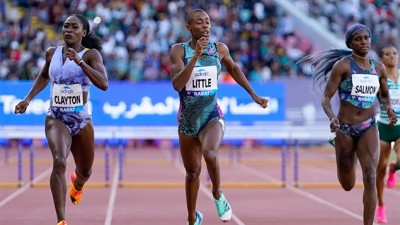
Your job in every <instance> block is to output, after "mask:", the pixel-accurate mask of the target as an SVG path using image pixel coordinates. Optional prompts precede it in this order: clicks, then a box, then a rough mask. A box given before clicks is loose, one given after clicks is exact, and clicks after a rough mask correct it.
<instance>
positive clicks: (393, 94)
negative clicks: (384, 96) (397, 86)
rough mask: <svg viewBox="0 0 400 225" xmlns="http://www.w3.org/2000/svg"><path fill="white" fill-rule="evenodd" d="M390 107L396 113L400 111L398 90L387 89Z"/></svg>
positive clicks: (399, 93) (399, 91) (399, 92)
mask: <svg viewBox="0 0 400 225" xmlns="http://www.w3.org/2000/svg"><path fill="white" fill-rule="evenodd" d="M389 96H390V105H391V106H392V108H393V109H394V110H395V111H396V112H397V111H400V90H394V89H389Z"/></svg>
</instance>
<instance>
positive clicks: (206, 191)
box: [174, 162, 245, 225]
mask: <svg viewBox="0 0 400 225" xmlns="http://www.w3.org/2000/svg"><path fill="white" fill-rule="evenodd" d="M174 165H175V167H176V168H177V169H178V170H179V171H180V172H182V174H186V171H185V168H184V167H183V165H182V164H180V163H178V162H175V163H174ZM200 191H201V192H203V193H204V194H205V195H206V196H208V198H210V199H211V200H212V201H213V202H214V196H213V195H212V194H211V191H210V190H209V189H208V188H207V186H206V185H204V184H203V183H201V182H200ZM232 220H233V221H235V223H236V224H237V225H245V223H244V222H243V221H241V220H240V219H239V217H237V216H236V215H235V214H234V213H232ZM232 220H231V221H232Z"/></svg>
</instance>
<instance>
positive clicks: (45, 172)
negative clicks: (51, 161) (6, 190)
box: [0, 167, 52, 208]
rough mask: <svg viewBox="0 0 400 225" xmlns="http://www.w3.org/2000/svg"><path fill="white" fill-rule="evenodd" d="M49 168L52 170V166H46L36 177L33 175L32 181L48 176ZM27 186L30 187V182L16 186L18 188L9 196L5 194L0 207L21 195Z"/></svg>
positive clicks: (27, 188)
mask: <svg viewBox="0 0 400 225" xmlns="http://www.w3.org/2000/svg"><path fill="white" fill-rule="evenodd" d="M51 170H52V167H50V168H48V169H47V170H45V171H44V172H43V173H41V174H39V175H38V176H37V177H35V178H34V179H33V180H32V183H36V182H39V181H41V180H42V179H44V178H45V177H46V176H49V174H50V173H51ZM29 188H31V182H29V183H26V184H24V185H23V186H22V187H20V188H18V190H16V191H15V192H13V193H12V194H10V195H9V196H7V198H5V199H3V200H2V201H1V202H0V208H1V207H3V206H4V205H5V204H7V203H8V202H10V201H12V200H14V199H15V198H17V197H18V196H19V195H21V194H22V193H24V192H25V191H27V190H29Z"/></svg>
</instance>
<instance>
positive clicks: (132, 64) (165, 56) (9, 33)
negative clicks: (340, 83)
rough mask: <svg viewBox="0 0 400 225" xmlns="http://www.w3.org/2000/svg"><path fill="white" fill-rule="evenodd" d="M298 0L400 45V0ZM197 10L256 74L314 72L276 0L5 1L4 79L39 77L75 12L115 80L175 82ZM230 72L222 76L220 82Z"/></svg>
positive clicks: (0, 22)
mask: <svg viewBox="0 0 400 225" xmlns="http://www.w3.org/2000/svg"><path fill="white" fill-rule="evenodd" d="M292 2H293V3H294V4H295V5H297V6H298V7H300V8H301V9H302V10H303V11H304V12H307V13H309V15H312V16H313V17H315V18H317V19H319V20H322V21H323V23H324V25H326V26H328V27H329V29H330V30H331V31H332V32H334V33H336V34H337V35H338V36H339V37H343V33H344V32H345V29H346V27H348V26H349V25H350V24H352V23H354V22H364V23H366V24H367V25H368V26H370V27H371V28H372V30H373V35H374V37H379V38H373V40H376V41H375V43H374V44H378V42H395V43H398V40H399V37H398V35H399V34H398V28H397V27H398V24H399V23H398V22H399V16H398V15H396V13H394V12H395V11H394V10H395V9H396V7H397V9H398V7H399V3H398V0H395V1H393V0H391V1H384V0H377V1H371V0H368V1H364V0H359V1H358V0H340V1H335V0H310V1H309V0H292ZM354 2H358V4H355V3H354ZM394 2H397V3H394ZM349 5H351V7H350V6H349ZM193 8H203V9H205V10H207V12H208V13H209V15H210V17H211V22H212V29H211V30H212V36H211V41H222V42H224V43H226V44H228V46H229V48H230V50H231V55H232V57H233V58H234V60H235V61H236V62H238V64H239V65H240V66H241V68H242V70H243V71H244V72H245V74H246V75H247V76H248V79H249V80H251V81H256V82H264V81H269V80H272V79H278V78H279V77H283V76H285V77H286V76H290V77H291V76H310V75H309V74H307V73H304V72H303V71H305V70H304V69H302V68H300V67H301V65H298V64H296V61H297V60H298V59H299V58H301V57H302V56H304V55H305V54H309V53H311V52H312V51H313V46H312V44H311V42H312V40H307V39H306V38H303V37H302V36H301V35H300V34H299V32H298V31H297V30H296V29H297V28H296V27H294V25H293V21H292V18H291V17H290V16H289V15H288V14H287V13H285V12H284V11H283V10H282V9H281V8H279V7H278V6H277V5H276V4H275V3H274V1H273V0H259V1H255V0H246V1H240V0H207V1H206V0H186V1H183V0H46V1H44V0H13V1H11V0H0V80H2V79H9V80H10V79H17V80H32V79H35V77H36V76H37V75H38V73H39V71H40V69H41V66H42V65H43V63H44V52H45V51H46V49H47V48H48V47H49V46H56V45H60V44H62V36H61V29H62V25H63V22H64V20H65V19H66V18H67V17H68V16H69V15H71V14H73V13H80V14H82V15H84V16H86V17H87V18H88V19H89V20H90V22H91V28H92V30H93V31H95V32H96V34H97V35H98V36H99V37H100V38H101V39H102V41H103V50H102V54H103V57H104V61H105V62H104V63H105V65H106V68H107V70H108V75H109V79H110V80H126V81H132V82H136V81H152V80H168V79H169V48H170V47H171V45H172V44H174V43H176V42H183V41H188V40H189V38H190V34H189V33H188V31H186V29H185V23H186V16H187V12H189V11H190V10H191V9H193ZM397 45H398V44H397ZM229 78H230V76H229V74H223V76H221V81H227V82H228V81H230V80H231V79H229Z"/></svg>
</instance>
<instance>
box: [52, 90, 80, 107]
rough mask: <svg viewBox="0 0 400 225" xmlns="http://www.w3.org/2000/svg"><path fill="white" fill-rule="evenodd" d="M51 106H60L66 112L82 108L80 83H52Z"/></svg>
mask: <svg viewBox="0 0 400 225" xmlns="http://www.w3.org/2000/svg"><path fill="white" fill-rule="evenodd" d="M52 106H55V107H60V108H62V109H63V110H64V111H67V112H77V111H82V110H83V91H82V86H81V85H80V84H71V85H63V84H54V85H53V90H52Z"/></svg>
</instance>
